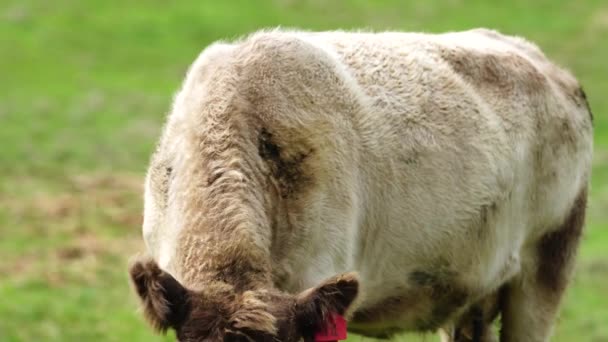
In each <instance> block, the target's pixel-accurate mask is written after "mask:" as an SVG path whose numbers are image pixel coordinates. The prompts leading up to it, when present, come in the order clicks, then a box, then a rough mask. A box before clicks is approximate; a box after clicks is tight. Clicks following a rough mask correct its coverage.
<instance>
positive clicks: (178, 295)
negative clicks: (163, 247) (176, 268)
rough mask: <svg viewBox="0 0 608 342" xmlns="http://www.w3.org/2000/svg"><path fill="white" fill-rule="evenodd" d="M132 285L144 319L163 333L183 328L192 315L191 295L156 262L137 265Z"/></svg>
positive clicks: (137, 262) (131, 274)
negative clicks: (171, 329)
mask: <svg viewBox="0 0 608 342" xmlns="http://www.w3.org/2000/svg"><path fill="white" fill-rule="evenodd" d="M129 274H130V276H131V282H132V283H133V287H134V288H135V291H136V292H137V294H138V295H139V298H140V299H141V302H142V306H143V311H144V316H145V317H146V319H147V320H148V322H150V324H151V325H152V326H153V327H154V329H156V330H157V331H159V332H163V333H164V332H166V331H167V329H168V328H170V327H172V328H175V327H177V326H179V325H180V324H181V323H182V322H183V321H184V320H185V319H186V317H187V316H188V313H189V312H190V292H189V291H188V290H187V289H186V288H184V287H183V286H182V285H181V284H180V283H179V282H178V281H177V280H176V279H175V278H173V277H172V276H171V275H170V274H169V273H167V272H165V271H163V270H161V269H160V267H158V264H157V263H156V262H155V261H154V260H152V259H146V260H140V261H136V262H134V263H133V264H132V265H131V267H130V269H129Z"/></svg>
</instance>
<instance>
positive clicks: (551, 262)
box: [500, 191, 587, 342]
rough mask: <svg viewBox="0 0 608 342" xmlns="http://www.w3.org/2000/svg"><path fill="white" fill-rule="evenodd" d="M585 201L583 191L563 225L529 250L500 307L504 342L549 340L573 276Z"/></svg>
mask: <svg viewBox="0 0 608 342" xmlns="http://www.w3.org/2000/svg"><path fill="white" fill-rule="evenodd" d="M586 200H587V194H586V191H582V192H581V194H580V195H579V197H578V198H577V200H576V201H575V202H574V205H573V207H572V209H571V210H570V213H569V214H568V215H567V217H566V218H565V220H564V221H563V223H562V224H561V225H560V226H559V227H558V228H557V229H556V230H554V231H552V232H550V233H548V234H546V235H544V236H542V237H541V238H540V240H539V241H538V242H537V243H536V244H532V245H531V246H530V247H529V248H528V249H527V250H526V253H525V255H524V259H522V261H523V265H522V271H521V273H520V274H519V275H518V276H517V277H516V278H515V279H514V280H512V281H511V282H510V283H509V284H508V285H507V290H506V294H505V298H504V301H503V303H502V305H501V309H502V329H501V332H500V341H501V342H545V341H548V340H549V337H550V336H551V331H552V327H553V321H554V320H555V317H556V315H557V313H558V308H559V303H560V300H561V298H562V296H563V293H564V290H565V289H566V286H567V285H568V281H569V278H570V276H571V273H572V269H573V264H574V258H575V255H576V250H577V246H578V242H579V238H580V235H581V233H582V228H583V224H584V217H585V208H586Z"/></svg>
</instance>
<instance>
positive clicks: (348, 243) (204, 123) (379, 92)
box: [130, 29, 593, 342]
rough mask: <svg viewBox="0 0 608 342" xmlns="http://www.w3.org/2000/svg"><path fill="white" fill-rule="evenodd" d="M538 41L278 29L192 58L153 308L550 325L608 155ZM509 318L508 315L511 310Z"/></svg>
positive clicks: (153, 243) (415, 323) (153, 254)
mask: <svg viewBox="0 0 608 342" xmlns="http://www.w3.org/2000/svg"><path fill="white" fill-rule="evenodd" d="M592 136H593V125H592V114H591V112H590V109H589V106H588V103H587V100H586V96H585V94H584V92H583V90H582V88H581V86H580V85H579V83H578V81H577V80H576V79H575V78H574V77H573V76H572V75H571V74H570V73H569V72H568V71H565V70H563V69H561V68H560V67H558V66H556V65H555V64H554V63H552V62H551V61H549V60H548V59H547V58H546V57H545V55H544V54H543V52H542V51H541V50H540V49H539V48H538V47H537V46H535V45H534V44H533V43H530V42H528V41H526V40H524V39H522V38H519V37H512V36H507V35H503V34H501V33H499V32H496V31H492V30H487V29H474V30H469V31H464V32H449V33H444V34H425V33H401V32H382V33H373V32H344V31H333V32H306V31H297V30H285V29H270V30H262V31H258V32H255V33H253V34H251V35H249V36H247V37H244V38H241V39H240V40H237V41H235V42H230V43H228V42H217V43H214V44H212V45H210V46H209V47H207V48H206V49H204V51H203V52H202V53H201V54H200V55H199V56H198V58H197V59H196V60H195V62H194V63H193V64H192V65H191V67H190V69H189V71H188V73H187V76H186V78H185V81H184V82H183V85H182V87H181V90H180V91H179V92H178V93H177V95H176V96H175V99H174V101H173V106H172V109H171V111H170V114H169V116H168V120H167V123H166V126H165V127H164V130H163V133H162V136H161V138H160V142H159V144H158V147H157V149H156V152H155V153H154V154H153V156H152V159H151V163H150V167H149V170H148V174H147V177H146V181H145V208H144V224H143V236H144V240H145V243H146V246H147V256H142V257H139V258H137V259H136V260H135V261H134V262H132V264H131V266H130V278H131V280H132V283H133V287H134V289H135V291H136V293H137V295H138V296H139V298H140V299H141V303H142V307H143V312H144V314H145V316H146V318H147V320H148V321H149V322H150V323H151V325H152V326H153V327H154V328H155V329H156V330H158V331H160V332H166V331H167V330H169V329H172V330H174V331H175V333H176V337H177V339H178V340H179V341H183V342H196V341H301V340H303V341H312V340H314V336H315V334H316V333H318V332H319V331H321V330H323V329H325V327H327V326H328V325H331V324H332V322H334V321H335V320H336V319H337V318H336V317H339V316H343V317H345V318H346V320H347V321H348V329H349V330H350V331H352V332H355V333H359V334H362V335H366V336H375V337H390V336H392V335H393V334H395V333H398V332H401V331H418V332H435V331H440V332H441V335H442V336H443V337H442V338H443V340H444V341H493V340H496V339H497V338H499V339H500V341H503V342H514V341H519V342H521V341H528V342H534V341H547V340H548V339H549V338H550V336H551V334H552V329H553V322H554V320H555V318H556V315H557V314H558V309H559V305H560V300H561V298H562V297H563V294H564V291H565V289H566V288H567V285H568V282H569V279H570V278H571V274H572V271H573V265H574V260H575V255H576V251H577V245H578V244H579V239H580V236H581V233H582V229H583V225H584V217H585V208H586V202H587V186H588V183H589V178H590V169H591V159H592V150H593V148H592ZM498 316H500V319H501V328H500V331H499V332H496V331H495V330H496V329H493V327H492V322H493V321H495V320H496V318H497V317H498Z"/></svg>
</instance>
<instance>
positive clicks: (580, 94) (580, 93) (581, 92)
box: [576, 87, 593, 122]
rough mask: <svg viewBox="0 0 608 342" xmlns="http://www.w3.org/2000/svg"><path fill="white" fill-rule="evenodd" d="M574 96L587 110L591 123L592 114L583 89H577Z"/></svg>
mask: <svg viewBox="0 0 608 342" xmlns="http://www.w3.org/2000/svg"><path fill="white" fill-rule="evenodd" d="M576 96H577V97H578V98H580V99H581V100H582V104H583V106H585V108H587V112H588V113H589V118H590V119H591V122H593V112H592V111H591V106H590V105H589V100H587V94H586V93H585V90H584V89H583V87H578V89H577V90H576Z"/></svg>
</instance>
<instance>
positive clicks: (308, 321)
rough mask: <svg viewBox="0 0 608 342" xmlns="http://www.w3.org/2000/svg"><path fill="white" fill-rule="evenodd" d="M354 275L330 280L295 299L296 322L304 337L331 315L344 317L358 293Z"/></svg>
mask: <svg viewBox="0 0 608 342" xmlns="http://www.w3.org/2000/svg"><path fill="white" fill-rule="evenodd" d="M358 279H359V278H358V276H357V274H356V273H345V274H341V275H339V276H336V277H333V278H330V279H328V280H326V281H325V282H323V283H322V284H321V285H319V286H317V287H314V288H312V289H308V290H306V291H304V292H302V293H300V294H299V295H298V296H297V298H296V321H297V323H298V325H299V327H300V329H301V331H302V332H304V333H305V335H310V334H314V332H316V331H319V329H321V328H322V327H324V326H325V323H326V322H327V321H328V320H329V319H330V317H331V315H335V314H338V315H344V314H345V312H346V310H347V309H348V308H349V306H350V305H351V304H352V302H353V301H354V300H355V298H356V297H357V294H358V293H359V280H358Z"/></svg>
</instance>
